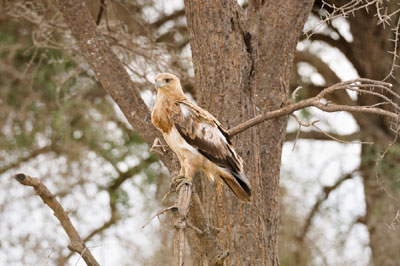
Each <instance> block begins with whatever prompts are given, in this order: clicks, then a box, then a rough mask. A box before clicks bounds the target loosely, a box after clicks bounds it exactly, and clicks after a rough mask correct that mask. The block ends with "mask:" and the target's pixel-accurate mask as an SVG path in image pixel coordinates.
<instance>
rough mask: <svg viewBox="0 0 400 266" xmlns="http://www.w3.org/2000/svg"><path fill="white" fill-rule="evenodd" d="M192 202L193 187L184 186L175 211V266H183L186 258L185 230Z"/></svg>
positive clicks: (181, 187) (181, 188) (179, 194)
mask: <svg viewBox="0 0 400 266" xmlns="http://www.w3.org/2000/svg"><path fill="white" fill-rule="evenodd" d="M191 202H192V186H191V185H189V184H186V183H184V184H182V186H180V188H179V190H178V200H177V201H176V207H177V208H176V209H172V210H173V211H174V210H176V211H174V212H173V213H174V218H173V221H174V227H175V232H174V244H173V245H174V264H173V265H174V266H183V265H184V257H185V230H186V227H187V226H188V221H187V218H188V213H189V208H190V204H191Z"/></svg>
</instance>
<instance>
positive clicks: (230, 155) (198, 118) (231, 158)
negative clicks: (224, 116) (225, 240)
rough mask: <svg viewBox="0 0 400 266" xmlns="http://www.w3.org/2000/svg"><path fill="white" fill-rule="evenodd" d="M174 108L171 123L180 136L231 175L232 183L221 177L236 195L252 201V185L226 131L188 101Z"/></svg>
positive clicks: (207, 114) (206, 113) (213, 118)
mask: <svg viewBox="0 0 400 266" xmlns="http://www.w3.org/2000/svg"><path fill="white" fill-rule="evenodd" d="M174 108H176V110H174V112H171V117H170V121H171V122H172V124H173V125H174V127H175V128H176V129H177V131H178V132H179V134H180V135H181V136H182V137H183V138H184V139H185V140H186V142H187V143H188V144H190V145H192V146H193V147H194V148H196V149H197V150H198V151H199V152H200V153H201V154H202V155H203V156H205V157H206V158H207V159H209V160H210V161H211V162H213V163H215V164H216V165H218V166H220V167H222V168H225V169H226V170H227V171H228V172H230V173H231V175H230V176H231V178H230V179H229V180H226V178H224V177H223V176H221V177H222V179H223V180H224V181H225V183H226V184H227V185H228V186H229V187H230V188H231V190H232V191H233V192H234V193H235V194H236V196H238V197H239V198H241V199H243V198H245V199H243V200H246V201H248V199H249V197H250V195H251V192H250V184H249V182H248V180H247V178H246V177H245V176H244V174H243V173H242V172H243V163H242V159H241V158H240V156H239V155H238V154H237V153H236V152H235V151H234V150H233V148H232V141H231V138H230V136H229V134H228V133H227V132H226V130H225V129H224V128H223V127H222V125H221V124H220V123H219V122H218V120H217V119H216V118H215V117H213V116H212V115H211V114H210V113H208V112H207V111H205V110H203V109H201V108H200V107H198V106H196V105H194V104H192V103H191V102H189V101H187V100H185V101H179V102H177V105H176V106H175V107H174ZM238 194H239V195H238Z"/></svg>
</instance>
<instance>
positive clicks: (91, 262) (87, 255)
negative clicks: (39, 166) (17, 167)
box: [15, 174, 99, 266]
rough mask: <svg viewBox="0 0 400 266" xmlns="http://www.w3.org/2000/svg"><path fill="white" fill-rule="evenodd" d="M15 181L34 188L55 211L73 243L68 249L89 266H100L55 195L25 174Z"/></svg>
mask: <svg viewBox="0 0 400 266" xmlns="http://www.w3.org/2000/svg"><path fill="white" fill-rule="evenodd" d="M15 179H16V180H17V181H18V182H19V183H21V184H22V185H24V186H31V187H33V188H34V189H35V192H36V194H37V195H38V196H39V197H40V198H41V199H42V200H43V202H44V203H45V204H46V205H48V206H49V207H50V208H51V209H52V210H53V212H54V215H55V216H56V217H57V219H58V220H59V222H60V224H61V226H62V227H63V229H64V231H65V233H67V235H68V237H69V239H70V241H71V243H70V244H69V245H68V248H69V249H70V250H71V251H74V252H76V253H78V254H79V255H80V256H82V258H83V260H84V261H85V262H86V264H87V265H88V266H99V263H98V262H97V261H96V259H95V258H94V256H93V255H92V253H91V252H90V250H89V249H88V248H87V247H86V245H85V243H84V242H83V241H82V239H81V237H80V235H79V233H78V231H77V230H76V229H75V227H74V226H73V224H72V222H71V220H70V219H69V217H68V214H67V212H66V211H65V210H64V208H63V207H62V205H61V204H60V203H59V202H58V200H56V197H55V195H53V194H52V193H51V192H50V190H49V189H48V188H47V187H46V186H45V185H44V184H43V183H42V182H41V181H40V179H39V178H35V177H30V176H27V175H25V174H17V175H15Z"/></svg>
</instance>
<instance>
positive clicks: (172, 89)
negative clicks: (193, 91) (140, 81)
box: [154, 73, 183, 94]
mask: <svg viewBox="0 0 400 266" xmlns="http://www.w3.org/2000/svg"><path fill="white" fill-rule="evenodd" d="M154 81H155V85H156V88H157V90H158V91H159V92H162V93H168V94H170V93H183V92H182V87H181V82H180V81H179V79H178V77H177V76H175V75H173V74H170V73H160V74H158V75H157V76H156V78H155V79H154Z"/></svg>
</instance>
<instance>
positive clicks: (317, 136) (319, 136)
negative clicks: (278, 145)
mask: <svg viewBox="0 0 400 266" xmlns="http://www.w3.org/2000/svg"><path fill="white" fill-rule="evenodd" d="M328 135H331V136H333V137H334V138H336V139H340V140H343V141H346V142H351V141H357V140H360V139H361V138H362V137H363V134H362V132H355V133H352V134H347V135H341V134H337V133H332V132H328ZM328 135H327V134H324V133H322V132H320V131H301V132H300V134H299V135H298V136H297V132H288V133H287V134H286V139H285V140H286V141H294V140H296V139H310V140H331V141H332V140H333V139H332V138H330V137H329V136H328Z"/></svg>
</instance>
